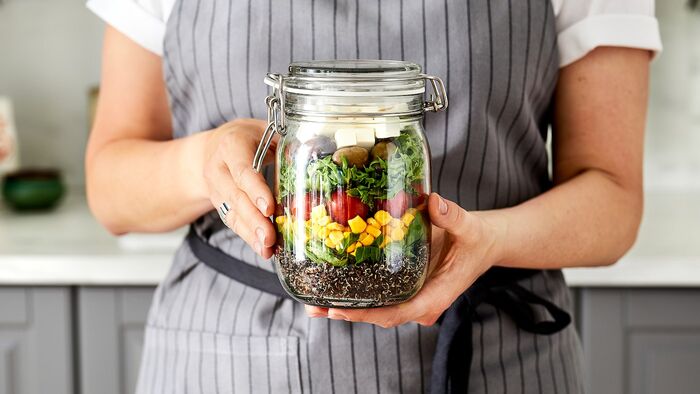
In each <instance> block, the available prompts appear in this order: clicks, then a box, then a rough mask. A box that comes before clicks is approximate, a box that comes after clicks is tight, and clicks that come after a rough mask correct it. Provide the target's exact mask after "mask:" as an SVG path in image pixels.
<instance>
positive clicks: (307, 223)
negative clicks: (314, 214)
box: [304, 219, 313, 228]
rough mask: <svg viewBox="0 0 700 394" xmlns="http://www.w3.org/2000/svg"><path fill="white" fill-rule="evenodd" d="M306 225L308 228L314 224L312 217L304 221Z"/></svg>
mask: <svg viewBox="0 0 700 394" xmlns="http://www.w3.org/2000/svg"><path fill="white" fill-rule="evenodd" d="M304 225H305V226H306V227H307V228H311V226H312V225H313V223H311V219H309V220H307V221H305V222H304Z"/></svg>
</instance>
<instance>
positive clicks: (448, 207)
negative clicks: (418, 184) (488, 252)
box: [428, 193, 472, 237]
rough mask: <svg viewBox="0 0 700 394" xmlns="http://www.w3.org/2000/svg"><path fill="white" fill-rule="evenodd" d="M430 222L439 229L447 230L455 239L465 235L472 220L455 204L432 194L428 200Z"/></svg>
mask: <svg viewBox="0 0 700 394" xmlns="http://www.w3.org/2000/svg"><path fill="white" fill-rule="evenodd" d="M428 212H429V213H430V221H431V222H432V223H433V224H434V225H435V226H437V227H440V228H443V229H445V230H446V231H447V232H448V233H450V234H452V235H453V236H455V237H461V236H463V235H464V233H465V230H468V229H469V222H470V220H471V219H472V218H471V216H470V215H469V213H468V212H467V211H465V210H464V209H463V208H462V207H460V206H459V205H457V204H455V203H454V202H452V201H450V200H447V199H444V198H442V197H441V196H440V195H438V194H437V193H431V194H430V198H429V200H428Z"/></svg>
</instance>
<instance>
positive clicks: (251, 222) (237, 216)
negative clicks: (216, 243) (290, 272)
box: [207, 165, 276, 259]
mask: <svg viewBox="0 0 700 394" xmlns="http://www.w3.org/2000/svg"><path fill="white" fill-rule="evenodd" d="M207 181H208V183H209V184H210V189H211V190H212V203H213V204H214V205H215V206H216V207H217V208H218V207H219V206H220V205H221V203H222V202H226V203H227V204H228V205H229V206H230V208H231V211H229V213H228V214H227V215H226V224H227V225H228V226H229V227H230V228H231V230H233V231H234V232H235V233H236V234H238V235H239V236H240V237H241V238H242V239H243V240H244V241H245V242H246V243H247V244H248V245H250V246H251V247H252V248H253V250H255V252H256V253H258V254H260V256H262V257H263V258H266V259H267V258H270V257H271V256H272V246H273V245H274V243H275V236H276V234H275V229H274V227H273V226H272V223H271V222H270V220H269V219H268V218H267V217H265V216H263V215H262V214H261V213H260V212H259V211H258V210H257V209H255V207H254V206H253V204H252V202H251V201H250V200H249V199H248V196H247V195H246V194H245V193H243V192H242V191H241V190H240V189H238V187H237V186H236V185H235V183H234V182H233V179H232V178H231V175H230V173H229V172H228V168H227V167H225V166H223V165H221V166H219V168H218V169H210V170H209V171H208V172H207Z"/></svg>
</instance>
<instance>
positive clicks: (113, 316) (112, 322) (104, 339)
mask: <svg viewBox="0 0 700 394" xmlns="http://www.w3.org/2000/svg"><path fill="white" fill-rule="evenodd" d="M153 291H154V289H153V288H150V287H118V288H112V287H81V288H79V289H78V297H77V307H78V316H79V325H78V332H79V338H80V339H79V349H80V350H79V352H80V353H79V360H80V361H79V363H80V371H81V372H80V387H81V391H82V392H83V393H101V394H117V393H133V392H134V388H135V387H136V379H137V377H138V368H139V363H140V361H141V347H142V345H143V328H144V325H145V323H146V317H147V315H148V308H149V307H150V304H151V298H152V297H153Z"/></svg>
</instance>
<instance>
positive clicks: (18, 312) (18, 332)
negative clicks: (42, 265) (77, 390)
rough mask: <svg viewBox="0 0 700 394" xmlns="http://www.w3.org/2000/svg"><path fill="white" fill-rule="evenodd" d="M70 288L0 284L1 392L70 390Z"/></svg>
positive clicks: (16, 393)
mask: <svg viewBox="0 0 700 394" xmlns="http://www.w3.org/2000/svg"><path fill="white" fill-rule="evenodd" d="M72 373H73V368H72V353H71V319H70V290H69V289H68V288H54V287H41V288H25V287H0V394H34V393H36V394H39V393H64V394H68V393H71V392H72V391H73V376H72Z"/></svg>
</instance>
